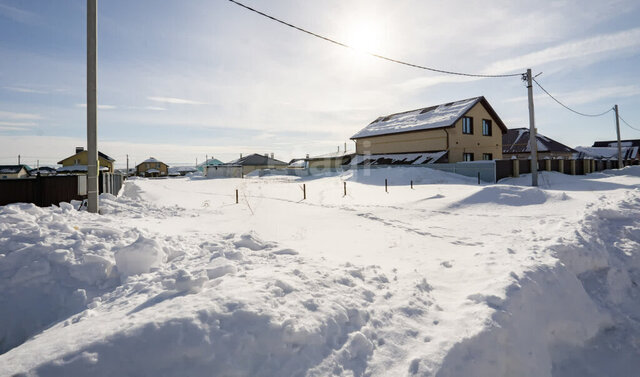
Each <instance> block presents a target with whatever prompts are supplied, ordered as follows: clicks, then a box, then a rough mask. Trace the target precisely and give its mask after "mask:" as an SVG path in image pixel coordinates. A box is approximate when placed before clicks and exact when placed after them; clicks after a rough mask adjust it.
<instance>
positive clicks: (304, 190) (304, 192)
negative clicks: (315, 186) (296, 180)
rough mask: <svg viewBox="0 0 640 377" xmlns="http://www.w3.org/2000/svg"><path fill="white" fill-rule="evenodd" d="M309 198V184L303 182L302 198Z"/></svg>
mask: <svg viewBox="0 0 640 377" xmlns="http://www.w3.org/2000/svg"><path fill="white" fill-rule="evenodd" d="M305 199H307V185H306V184H305V183H303V184H302V200H305Z"/></svg>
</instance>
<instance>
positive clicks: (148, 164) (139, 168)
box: [136, 157, 169, 177]
mask: <svg viewBox="0 0 640 377" xmlns="http://www.w3.org/2000/svg"><path fill="white" fill-rule="evenodd" d="M168 173H169V166H168V165H167V164H165V163H164V162H162V161H158V160H156V159H155V158H153V157H149V158H148V159H146V160H144V161H142V162H141V163H139V164H138V165H136V175H137V176H139V177H165V176H167V174H168Z"/></svg>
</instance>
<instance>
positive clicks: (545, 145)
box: [502, 128, 576, 153]
mask: <svg viewBox="0 0 640 377" xmlns="http://www.w3.org/2000/svg"><path fill="white" fill-rule="evenodd" d="M536 138H537V141H538V144H537V145H538V152H567V153H575V152H576V151H575V150H574V149H573V148H569V147H567V146H566V145H564V144H562V143H559V142H557V141H555V140H553V139H551V138H548V137H546V136H544V135H541V134H537V135H536ZM502 153H531V146H530V145H529V129H528V128H512V129H510V130H509V131H507V133H506V134H504V135H502Z"/></svg>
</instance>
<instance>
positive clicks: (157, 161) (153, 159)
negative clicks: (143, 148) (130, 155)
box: [136, 157, 169, 168]
mask: <svg viewBox="0 0 640 377" xmlns="http://www.w3.org/2000/svg"><path fill="white" fill-rule="evenodd" d="M145 163H160V164H162V165H166V166H169V165H167V164H165V163H164V162H162V161H160V160H157V159H155V158H153V157H149V158H147V159H146V160H144V161H142V162H141V163H139V164H138V165H136V168H138V166H140V165H142V164H145Z"/></svg>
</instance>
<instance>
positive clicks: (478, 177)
mask: <svg viewBox="0 0 640 377" xmlns="http://www.w3.org/2000/svg"><path fill="white" fill-rule="evenodd" d="M478 184H480V172H478Z"/></svg>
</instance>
